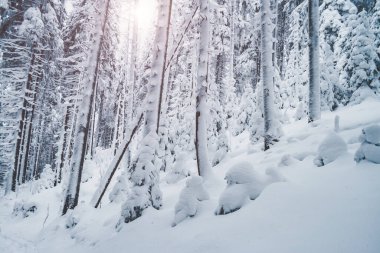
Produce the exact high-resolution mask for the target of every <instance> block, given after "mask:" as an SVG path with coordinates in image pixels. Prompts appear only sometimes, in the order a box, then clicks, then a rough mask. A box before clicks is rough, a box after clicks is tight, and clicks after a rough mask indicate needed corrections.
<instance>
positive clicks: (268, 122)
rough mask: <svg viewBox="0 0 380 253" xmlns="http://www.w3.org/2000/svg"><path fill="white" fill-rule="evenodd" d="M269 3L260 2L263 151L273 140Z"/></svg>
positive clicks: (271, 30) (262, 0) (271, 27)
mask: <svg viewBox="0 0 380 253" xmlns="http://www.w3.org/2000/svg"><path fill="white" fill-rule="evenodd" d="M271 18H272V14H271V8H270V1H268V0H261V67H262V71H261V82H262V85H263V103H264V150H267V149H269V148H270V145H271V144H273V142H274V141H276V139H275V136H274V134H275V129H274V128H275V126H274V90H273V89H274V88H273V86H274V85H273V71H274V66H273V61H274V59H273V54H272V50H273V49H272V47H273V37H272V32H273V23H272V21H271Z"/></svg>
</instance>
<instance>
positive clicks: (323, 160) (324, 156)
mask: <svg viewBox="0 0 380 253" xmlns="http://www.w3.org/2000/svg"><path fill="white" fill-rule="evenodd" d="M346 152H347V144H346V142H345V141H344V140H343V139H342V138H341V137H340V136H339V135H337V134H336V133H330V134H328V135H327V136H326V138H325V139H324V140H323V141H322V143H321V144H320V145H319V147H318V155H317V157H316V158H315V159H314V164H315V165H317V166H318V167H320V166H324V165H326V164H328V163H331V162H333V161H335V160H336V159H337V158H338V157H339V156H341V155H342V154H344V153H346Z"/></svg>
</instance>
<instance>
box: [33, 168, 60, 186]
mask: <svg viewBox="0 0 380 253" xmlns="http://www.w3.org/2000/svg"><path fill="white" fill-rule="evenodd" d="M55 176H56V175H55V172H54V171H53V169H52V167H51V165H50V164H46V165H45V167H44V169H43V171H42V172H41V176H40V178H39V179H38V180H35V181H33V182H32V193H38V192H40V191H41V190H45V189H49V188H52V187H54V181H55Z"/></svg>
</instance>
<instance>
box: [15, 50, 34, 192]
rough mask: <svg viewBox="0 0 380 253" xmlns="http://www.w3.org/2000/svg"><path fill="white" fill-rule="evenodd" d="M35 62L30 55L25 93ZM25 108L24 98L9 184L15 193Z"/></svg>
mask: <svg viewBox="0 0 380 253" xmlns="http://www.w3.org/2000/svg"><path fill="white" fill-rule="evenodd" d="M31 52H33V47H32V48H31ZM34 62H35V54H34V53H32V58H31V60H30V65H29V70H28V78H27V81H26V84H25V91H28V90H30V87H31V83H32V79H33V75H32V69H33V65H34ZM26 106H27V100H26V98H24V101H23V107H22V108H21V109H20V111H21V112H19V113H20V119H19V122H20V123H19V133H18V138H17V141H16V150H15V160H14V166H13V171H12V183H11V191H13V192H15V191H16V184H17V177H18V174H19V167H20V162H21V159H20V158H21V156H22V155H23V154H22V152H21V146H22V145H21V144H22V140H23V138H24V136H23V135H24V129H25V126H24V125H25V117H26V110H25V108H26Z"/></svg>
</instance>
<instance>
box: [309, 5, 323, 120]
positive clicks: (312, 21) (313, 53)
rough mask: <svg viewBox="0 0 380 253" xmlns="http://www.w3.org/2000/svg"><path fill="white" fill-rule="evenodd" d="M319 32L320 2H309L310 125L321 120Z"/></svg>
mask: <svg viewBox="0 0 380 253" xmlns="http://www.w3.org/2000/svg"><path fill="white" fill-rule="evenodd" d="M318 30H319V0H309V123H310V122H313V121H315V120H318V119H320V118H321V100H320V96H321V95H320V87H319V86H320V84H319V37H318Z"/></svg>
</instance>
